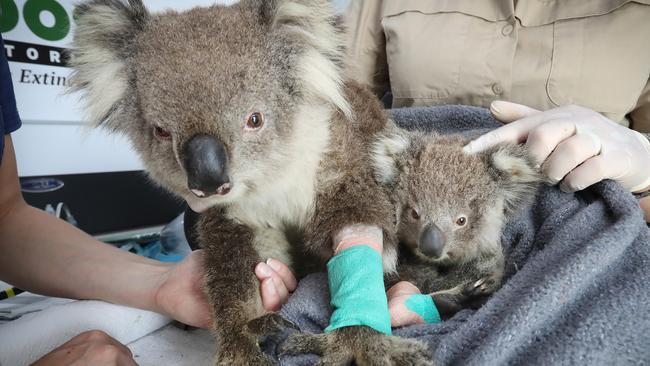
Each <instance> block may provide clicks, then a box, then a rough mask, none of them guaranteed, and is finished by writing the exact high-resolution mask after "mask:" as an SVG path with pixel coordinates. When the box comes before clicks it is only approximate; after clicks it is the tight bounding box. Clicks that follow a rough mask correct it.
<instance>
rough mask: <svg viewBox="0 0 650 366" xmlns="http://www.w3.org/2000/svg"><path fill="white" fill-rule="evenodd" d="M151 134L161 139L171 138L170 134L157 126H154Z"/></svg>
mask: <svg viewBox="0 0 650 366" xmlns="http://www.w3.org/2000/svg"><path fill="white" fill-rule="evenodd" d="M153 134H154V135H155V136H156V137H157V138H159V139H161V140H171V138H172V134H171V133H169V132H168V131H165V130H163V129H162V128H160V127H158V126H154V128H153Z"/></svg>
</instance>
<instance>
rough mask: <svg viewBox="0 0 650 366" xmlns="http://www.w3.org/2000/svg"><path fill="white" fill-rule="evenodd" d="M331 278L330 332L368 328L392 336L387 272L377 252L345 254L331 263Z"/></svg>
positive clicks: (348, 251)
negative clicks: (360, 326) (385, 281)
mask: <svg viewBox="0 0 650 366" xmlns="http://www.w3.org/2000/svg"><path fill="white" fill-rule="evenodd" d="M327 277H328V281H329V286H330V294H331V300H330V301H331V304H332V308H333V309H334V313H333V314H332V317H331V318H330V325H329V326H328V327H327V328H326V329H325V331H326V332H331V331H333V330H335V329H338V328H343V327H349V326H354V325H365V326H368V327H370V328H372V329H374V330H376V331H378V332H381V333H384V334H391V329H390V314H389V313H388V300H387V298H386V292H385V290H384V271H383V268H382V261H381V255H379V253H377V251H376V250H374V249H372V248H370V247H369V246H367V245H357V246H353V247H351V248H348V249H345V250H343V251H341V252H340V253H338V254H337V255H335V256H334V257H333V258H332V259H330V261H329V262H328V263H327Z"/></svg>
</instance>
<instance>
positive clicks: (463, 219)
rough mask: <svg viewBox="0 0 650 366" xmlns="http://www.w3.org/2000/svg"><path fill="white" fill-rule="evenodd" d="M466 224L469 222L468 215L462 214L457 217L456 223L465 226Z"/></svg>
mask: <svg viewBox="0 0 650 366" xmlns="http://www.w3.org/2000/svg"><path fill="white" fill-rule="evenodd" d="M465 224H467V217H465V216H460V217H459V218H457V219H456V225H458V226H465Z"/></svg>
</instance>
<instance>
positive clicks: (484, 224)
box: [398, 140, 506, 263]
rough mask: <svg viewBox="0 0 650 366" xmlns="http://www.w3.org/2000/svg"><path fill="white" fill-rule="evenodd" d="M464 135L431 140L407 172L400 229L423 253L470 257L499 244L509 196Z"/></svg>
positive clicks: (436, 257)
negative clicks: (466, 146) (465, 144)
mask: <svg viewBox="0 0 650 366" xmlns="http://www.w3.org/2000/svg"><path fill="white" fill-rule="evenodd" d="M462 146H463V142H462V141H460V140H443V141H439V142H437V143H429V144H425V145H423V146H422V147H421V149H420V151H419V152H418V153H417V154H415V155H414V159H413V160H411V161H410V164H409V166H408V169H407V170H406V171H405V172H404V173H405V174H404V175H403V176H402V179H401V181H402V188H403V189H404V191H403V192H402V195H401V197H402V198H401V202H400V204H401V215H400V220H399V225H398V235H399V238H400V240H401V242H402V243H403V244H405V245H406V246H407V247H408V248H410V249H411V250H412V251H413V252H414V253H415V254H416V255H418V257H421V258H423V259H425V260H429V261H435V262H443V263H445V262H466V261H468V260H471V259H474V258H476V257H478V256H480V255H482V254H488V253H491V252H494V251H495V250H497V249H499V248H497V247H495V244H494V243H495V242H498V233H500V231H501V228H502V226H503V223H504V222H505V221H506V218H505V213H504V202H503V197H500V196H499V194H498V192H497V187H496V184H497V183H496V182H495V180H494V179H492V177H491V176H490V174H489V173H488V170H489V166H488V165H487V163H486V161H485V159H483V158H482V157H481V156H479V155H466V154H464V153H463V151H462Z"/></svg>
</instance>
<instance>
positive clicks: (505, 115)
mask: <svg viewBox="0 0 650 366" xmlns="http://www.w3.org/2000/svg"><path fill="white" fill-rule="evenodd" d="M490 113H492V116H494V118H496V119H497V120H499V121H500V122H503V123H510V122H513V121H517V120H520V119H522V118H525V117H528V116H532V115H534V114H537V113H539V111H538V110H537V109H534V108H530V107H527V106H525V105H523V104H517V103H512V102H506V101H503V100H496V101H494V102H492V103H490Z"/></svg>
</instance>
